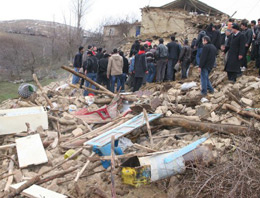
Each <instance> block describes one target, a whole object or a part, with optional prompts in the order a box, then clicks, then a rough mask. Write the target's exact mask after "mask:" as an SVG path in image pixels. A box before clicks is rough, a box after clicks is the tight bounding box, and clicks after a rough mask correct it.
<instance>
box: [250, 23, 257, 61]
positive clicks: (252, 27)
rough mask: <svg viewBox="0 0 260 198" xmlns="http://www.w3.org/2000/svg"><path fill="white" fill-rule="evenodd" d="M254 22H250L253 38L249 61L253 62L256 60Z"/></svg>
mask: <svg viewBox="0 0 260 198" xmlns="http://www.w3.org/2000/svg"><path fill="white" fill-rule="evenodd" d="M256 29H257V28H256V21H255V20H252V21H251V30H252V33H253V38H252V49H251V60H255V58H256V45H255V39H256Z"/></svg>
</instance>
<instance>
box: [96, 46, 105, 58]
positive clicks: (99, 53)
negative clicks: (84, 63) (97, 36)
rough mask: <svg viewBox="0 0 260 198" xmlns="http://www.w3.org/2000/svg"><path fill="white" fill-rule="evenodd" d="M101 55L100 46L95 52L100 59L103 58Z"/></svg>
mask: <svg viewBox="0 0 260 198" xmlns="http://www.w3.org/2000/svg"><path fill="white" fill-rule="evenodd" d="M103 56H104V54H103V53H102V48H98V49H97V54H96V57H97V59H98V60H100V59H101V58H103Z"/></svg>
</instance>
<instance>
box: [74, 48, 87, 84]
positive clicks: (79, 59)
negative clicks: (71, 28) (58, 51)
mask: <svg viewBox="0 0 260 198" xmlns="http://www.w3.org/2000/svg"><path fill="white" fill-rule="evenodd" d="M83 52H84V47H82V46H80V47H79V52H78V53H77V54H76V55H75V58H74V63H73V67H74V71H76V72H79V70H80V68H81V67H82V56H83ZM79 80H80V78H79V77H78V76H76V75H73V77H72V84H77V83H78V82H79Z"/></svg>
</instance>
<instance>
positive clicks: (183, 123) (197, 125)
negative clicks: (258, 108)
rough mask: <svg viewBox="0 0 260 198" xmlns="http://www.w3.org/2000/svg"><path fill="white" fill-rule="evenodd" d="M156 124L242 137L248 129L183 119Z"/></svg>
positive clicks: (167, 119)
mask: <svg viewBox="0 0 260 198" xmlns="http://www.w3.org/2000/svg"><path fill="white" fill-rule="evenodd" d="M157 123H158V124H161V125H163V126H180V127H183V128H185V129H188V130H193V131H201V132H204V133H207V132H210V133H214V132H222V133H232V134H235V135H244V134H245V133H246V132H247V131H248V130H249V129H248V128H247V127H242V126H237V125H229V124H213V123H208V122H197V121H191V120H187V119H185V118H160V119H159V120H158V121H157Z"/></svg>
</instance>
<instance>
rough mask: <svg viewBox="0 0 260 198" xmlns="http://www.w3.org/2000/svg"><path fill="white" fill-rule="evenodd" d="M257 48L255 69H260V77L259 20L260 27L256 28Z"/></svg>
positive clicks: (259, 20) (259, 22) (259, 21)
mask: <svg viewBox="0 0 260 198" xmlns="http://www.w3.org/2000/svg"><path fill="white" fill-rule="evenodd" d="M255 48H256V53H255V54H256V62H255V67H256V68H259V76H260V19H258V26H257V28H256V36H255Z"/></svg>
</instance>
